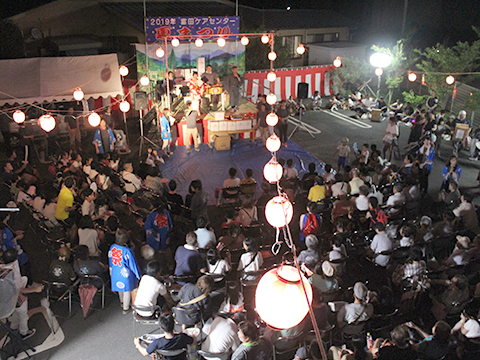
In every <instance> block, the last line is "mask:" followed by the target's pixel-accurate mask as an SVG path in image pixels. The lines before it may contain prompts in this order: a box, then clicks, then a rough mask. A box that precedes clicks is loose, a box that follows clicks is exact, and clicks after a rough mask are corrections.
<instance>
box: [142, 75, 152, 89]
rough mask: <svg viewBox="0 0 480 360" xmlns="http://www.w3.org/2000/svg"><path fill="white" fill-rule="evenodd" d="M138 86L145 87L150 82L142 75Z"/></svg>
mask: <svg viewBox="0 0 480 360" xmlns="http://www.w3.org/2000/svg"><path fill="white" fill-rule="evenodd" d="M140 84H141V85H143V86H147V85H148V84H150V80H149V79H148V76H147V75H143V76H142V77H141V78H140Z"/></svg>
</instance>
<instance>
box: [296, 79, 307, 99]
mask: <svg viewBox="0 0 480 360" xmlns="http://www.w3.org/2000/svg"><path fill="white" fill-rule="evenodd" d="M297 99H308V84H307V83H304V82H301V83H298V84H297Z"/></svg>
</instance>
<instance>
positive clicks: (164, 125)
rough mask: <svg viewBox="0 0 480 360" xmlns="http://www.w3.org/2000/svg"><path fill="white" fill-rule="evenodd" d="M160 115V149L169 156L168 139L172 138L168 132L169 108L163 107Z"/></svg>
mask: <svg viewBox="0 0 480 360" xmlns="http://www.w3.org/2000/svg"><path fill="white" fill-rule="evenodd" d="M161 115H162V116H161V117H160V129H161V130H160V131H161V138H162V150H163V152H164V153H165V155H167V156H170V141H171V140H172V134H171V132H170V120H169V115H170V109H169V108H165V109H163V114H161Z"/></svg>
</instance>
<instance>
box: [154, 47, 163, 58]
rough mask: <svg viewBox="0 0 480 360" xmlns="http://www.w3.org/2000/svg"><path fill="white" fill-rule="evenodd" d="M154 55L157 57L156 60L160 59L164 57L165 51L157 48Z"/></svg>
mask: <svg viewBox="0 0 480 360" xmlns="http://www.w3.org/2000/svg"><path fill="white" fill-rule="evenodd" d="M155 55H157V57H158V58H162V57H163V56H164V55H165V51H164V50H163V48H161V47H159V48H158V49H157V51H155Z"/></svg>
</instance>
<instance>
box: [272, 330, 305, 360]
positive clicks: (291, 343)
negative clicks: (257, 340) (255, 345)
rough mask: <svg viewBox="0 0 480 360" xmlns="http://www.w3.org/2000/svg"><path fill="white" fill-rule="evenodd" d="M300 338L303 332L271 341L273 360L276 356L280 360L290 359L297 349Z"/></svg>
mask: <svg viewBox="0 0 480 360" xmlns="http://www.w3.org/2000/svg"><path fill="white" fill-rule="evenodd" d="M302 338H303V331H301V332H300V333H299V334H297V335H294V336H285V337H280V338H278V339H276V340H275V341H273V342H272V347H273V360H277V355H278V356H279V357H280V358H282V359H284V358H285V359H286V358H288V359H292V358H293V357H294V355H295V352H296V351H297V349H298V346H299V345H300V343H301V342H302ZM287 355H288V356H287Z"/></svg>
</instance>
